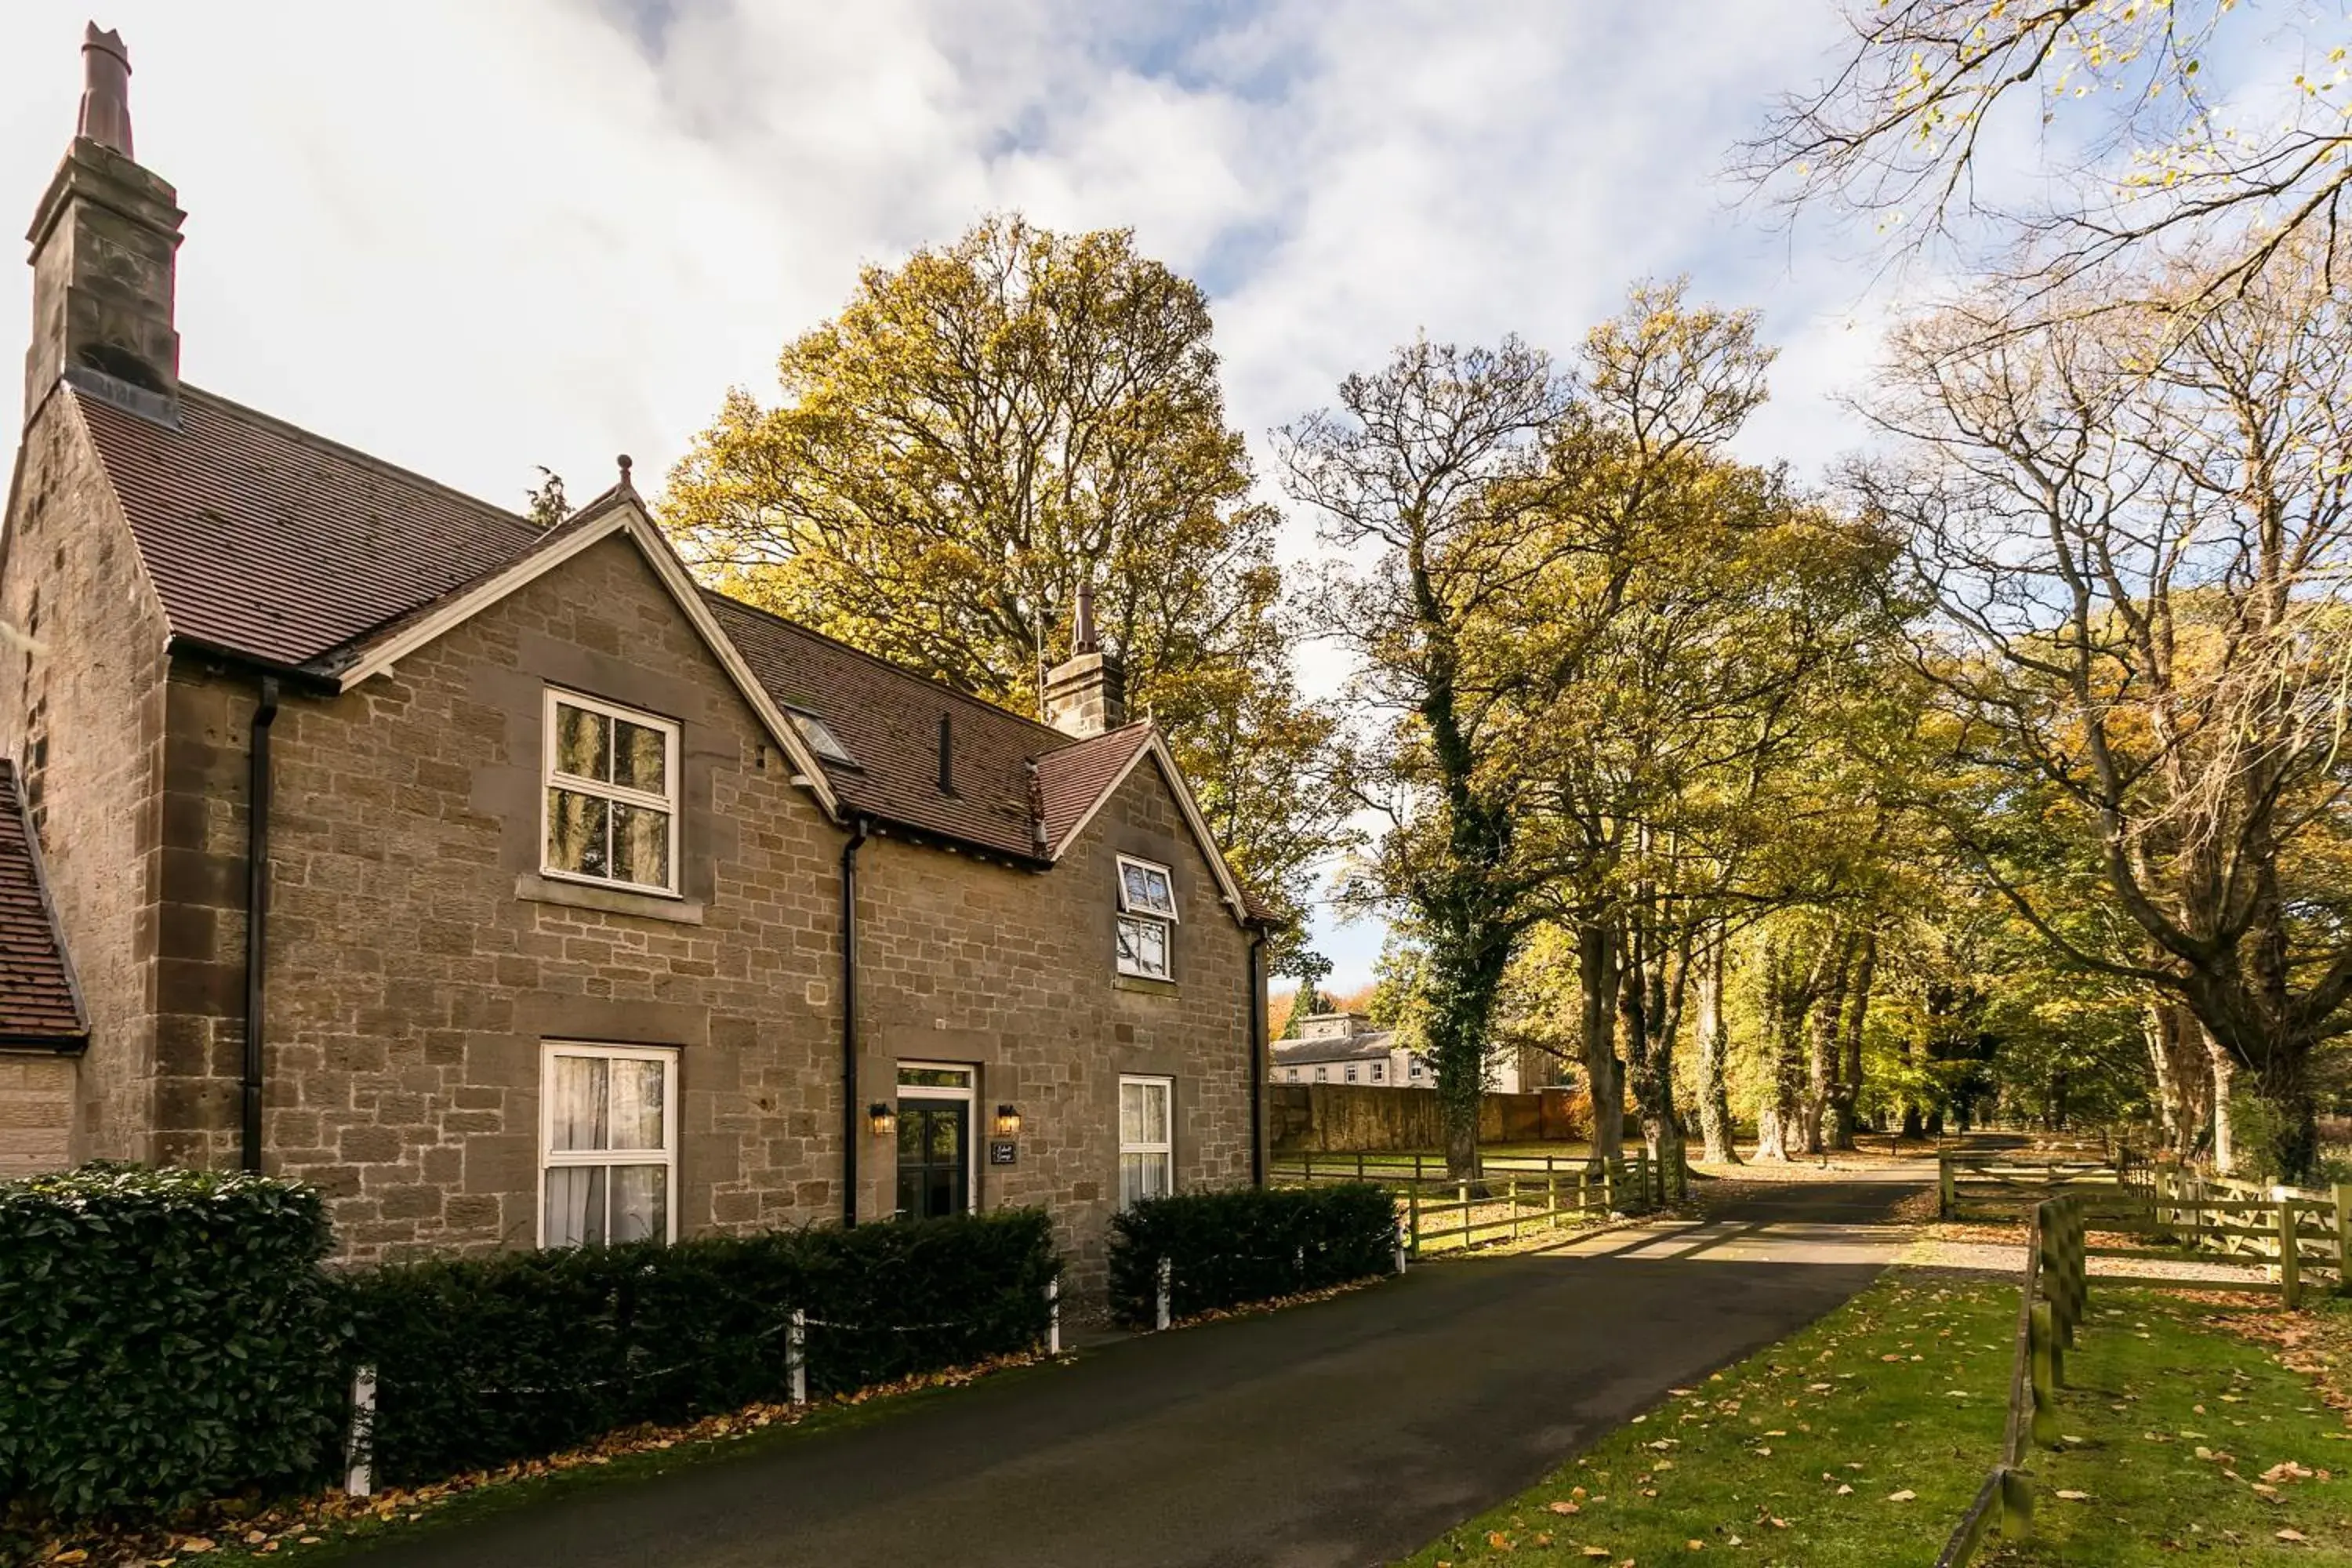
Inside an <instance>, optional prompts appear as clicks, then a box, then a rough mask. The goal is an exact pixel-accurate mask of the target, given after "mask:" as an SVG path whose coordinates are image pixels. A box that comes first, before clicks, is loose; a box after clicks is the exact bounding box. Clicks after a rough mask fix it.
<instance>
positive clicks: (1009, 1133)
mask: <svg viewBox="0 0 2352 1568" xmlns="http://www.w3.org/2000/svg"><path fill="white" fill-rule="evenodd" d="M996 1135H997V1136H998V1137H999V1138H1018V1137H1020V1136H1021V1113H1020V1112H1019V1111H1017V1110H1013V1107H1011V1106H1009V1105H1000V1106H998V1107H997V1108H996Z"/></svg>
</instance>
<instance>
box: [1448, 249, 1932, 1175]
mask: <svg viewBox="0 0 2352 1568" xmlns="http://www.w3.org/2000/svg"><path fill="white" fill-rule="evenodd" d="M1770 359H1771V354H1770V352H1769V349H1767V348H1765V347H1764V346H1763V345H1762V344H1761V343H1760V342H1759V340H1758V336H1757V320H1756V317H1755V315H1754V313H1753V312H1749V311H1735V310H1720V309H1717V308H1714V307H1710V306H1706V305H1702V304H1698V303H1696V302H1694V301H1691V300H1689V299H1688V298H1687V297H1686V293H1685V289H1684V286H1683V285H1682V284H1680V283H1678V282H1672V283H1651V284H1643V285H1640V286H1637V287H1636V288H1635V289H1633V291H1632V292H1631V293H1630V295H1629V297H1628V300H1627V302H1626V305H1625V307H1624V308H1623V309H1622V310H1621V311H1620V312H1619V313H1618V314H1617V315H1616V316H1614V317H1612V319H1611V320H1610V321H1605V322H1603V323H1602V324H1601V326H1600V327H1598V328H1596V329H1595V330H1594V331H1593V332H1592V333H1591V335H1590V336H1589V337H1588V339H1587V341H1586V342H1585V344H1584V348H1583V353H1582V354H1581V356H1580V360H1579V370H1580V375H1579V377H1578V381H1577V384H1576V391H1575V395H1574V396H1573V397H1572V398H1571V399H1570V404H1569V405H1568V409H1567V412H1566V416H1565V417H1564V418H1563V419H1562V420H1561V421H1560V422H1559V426H1558V428H1557V429H1556V431H1555V433H1554V435H1553V437H1551V439H1550V440H1549V443H1548V447H1547V464H1548V468H1549V472H1550V474H1551V475H1552V476H1553V483H1552V486H1551V490H1550V494H1549V498H1548V499H1547V501H1546V506H1545V511H1544V514H1543V515H1544V526H1545V528H1546V529H1547V530H1548V531H1549V534H1548V537H1549V539H1550V540H1551V542H1552V544H1553V550H1552V557H1553V563H1552V565H1551V566H1550V568H1549V570H1548V571H1547V573H1546V574H1544V575H1543V577H1542V578H1540V579H1539V580H1538V581H1537V582H1536V583H1535V584H1532V585H1531V587H1530V590H1529V592H1528V594H1527V595H1525V602H1524V603H1523V605H1521V613H1522V615H1523V616H1525V618H1526V622H1527V626H1526V629H1525V630H1524V632H1522V633H1520V634H1519V635H1517V636H1516V637H1498V638H1495V639H1492V640H1494V641H1495V643H1496V646H1498V647H1514V646H1516V647H1518V648H1519V649H1520V650H1521V657H1522V658H1523V659H1524V674H1523V679H1520V680H1519V681H1517V683H1516V685H1515V688H1514V698H1513V700H1514V701H1515V702H1517V703H1519V704H1521V705H1523V707H1524V710H1525V712H1526V714H1527V722H1526V726H1525V727H1526V731H1527V733H1528V753H1527V761H1526V764H1525V765H1526V766H1528V768H1529V769H1530V770H1531V771H1532V772H1533V773H1535V774H1536V775H1537V779H1538V783H1537V784H1536V787H1535V788H1534V789H1533V790H1532V791H1531V793H1530V795H1529V798H1528V828H1527V832H1528V848H1529V851H1530V853H1531V854H1532V855H1534V856H1535V857H1537V858H1538V859H1539V860H1540V861H1541V862H1542V863H1543V864H1544V865H1545V866H1546V867H1547V868H1548V869H1549V871H1550V872H1551V876H1550V878H1549V880H1548V881H1547V882H1546V883H1545V885H1544V890H1543V898H1544V900H1545V901H1546V903H1547V906H1548V909H1549V918H1551V919H1553V920H1555V921H1559V922H1560V923H1561V924H1563V925H1564V926H1565V927H1566V928H1567V929H1569V930H1570V931H1572V932H1573V933H1574V938H1575V945H1576V952H1577V963H1578V967H1579V970H1580V993H1581V996H1582V1006H1583V1056H1584V1066H1585V1069H1586V1072H1587V1074H1588V1076H1589V1078H1590V1080H1591V1083H1592V1084H1593V1086H1594V1099H1595V1102H1596V1111H1595V1130H1594V1148H1595V1157H1596V1158H1601V1159H1605V1158H1608V1157H1611V1156H1612V1155H1613V1154H1614V1153H1615V1152H1616V1148H1617V1145H1618V1141H1619V1137H1620V1133H1619V1126H1618V1120H1619V1119H1618V1111H1619V1106H1620V1103H1621V1101H1622V1098H1623V1095H1624V1091H1625V1090H1626V1089H1630V1090H1631V1093H1632V1099H1633V1102H1634V1105H1635V1107H1636V1110H1637V1111H1638V1114H1639V1117H1640V1121H1641V1125H1642V1132H1643V1138H1644V1140H1645V1141H1646V1142H1648V1143H1649V1144H1650V1146H1651V1148H1652V1150H1653V1152H1654V1153H1655V1154H1656V1155H1657V1157H1658V1159H1659V1162H1660V1165H1661V1168H1662V1169H1664V1170H1665V1171H1666V1172H1667V1173H1668V1176H1669V1180H1670V1181H1675V1180H1679V1179H1680V1176H1681V1173H1682V1170H1683V1139H1684V1119H1683V1115H1682V1112H1681V1110H1680V1109H1679V1108H1678V1107H1677V1105H1676V1104H1675V1097H1674V1086H1675V1081H1676V1078H1677V1071H1676V1067H1675V1053H1676V1050H1677V1047H1678V1043H1679V1041H1680V1040H1681V1037H1682V1034H1683V1020H1684V1018H1685V1016H1686V1011H1687V1006H1688V1004H1689V1002H1690V999H1691V993H1692V990H1693V981H1694V978H1695V974H1696V966H1697V963H1698V961H1699V959H1700V957H1701V956H1702V955H1703V954H1704V953H1705V952H1706V951H1707V950H1708V949H1709V948H1710V947H1711V946H1712V945H1713V944H1714V943H1715V942H1717V941H1718V940H1719V939H1720V937H1721V935H1722V932H1723V931H1724V929H1725V927H1726V925H1727V922H1729V921H1732V920H1733V919H1735V918H1736V917H1737V916H1738V914H1739V913H1740V912H1741V911H1744V910H1750V909H1752V908H1754V907H1756V906H1757V905H1758V904H1759V902H1764V901H1769V900H1770V899H1773V898H1776V897H1779V896H1781V895H1780V893H1779V892H1778V891H1777V890H1767V889H1765V887H1764V881H1769V880H1776V879H1777V877H1778V863H1777V861H1775V860H1774V859H1773V858H1771V857H1768V856H1759V855H1758V854H1757V853H1755V851H1756V850H1757V849H1758V848H1759V847H1760V846H1762V845H1763V844H1765V843H1766V842H1767V841H1768V840H1769V838H1770V837H1772V836H1774V835H1776V834H1780V833H1783V832H1785V831H1786V827H1787V824H1786V822H1785V820H1784V819H1785V816H1786V814H1787V812H1788V810H1789V807H1790V803H1789V801H1788V800H1787V799H1786V792H1787V790H1788V789H1789V787H1790V783H1791V781H1792V780H1793V779H1794V778H1796V777H1797V776H1798V774H1799V773H1801V771H1802V769H1803V768H1804V767H1805V766H1806V763H1805V758H1806V756H1807V754H1808V753H1809V752H1810V751H1811V749H1812V748H1813V747H1814V746H1815V745H1816V744H1817V743H1818V742H1819V741H1820V739H1821V736H1822V728H1821V726H1820V725H1819V724H1818V723H1817V721H1816V718H1815V716H1816V715H1817V714H1819V713H1822V712H1826V711H1827V710H1830V709H1831V708H1833V707H1834V706H1836V703H1837V699H1836V697H1835V695H1834V692H1833V690H1832V688H1833V686H1834V685H1835V683H1836V682H1837V681H1838V680H1839V679H1843V672H1844V671H1847V670H1850V669H1852V668H1855V667H1856V665H1857V662H1858V660H1857V649H1858V647H1859V645H1860V644H1861V643H1862V642H1864V641H1865V640H1866V639H1867V638H1868V637H1869V636H1870V635H1871V633H1870V631H1869V627H1870V626H1871V625H1872V624H1874V621H1875V618H1876V616H1877V614H1878V604H1879V600H1878V596H1877V595H1875V594H1874V591H1873V590H1874V586H1875V585H1876V584H1877V582H1878V580H1879V579H1880V578H1882V577H1883V575H1884V572H1885V564H1886V562H1887V560H1888V559H1889V554H1890V552H1888V551H1887V550H1886V549H1885V547H1884V546H1883V544H1881V543H1880V542H1877V541H1876V540H1875V539H1874V537H1873V536H1871V535H1870V534H1869V532H1868V531H1867V530H1864V529H1859V528H1855V527H1853V526H1851V525H1849V524H1847V523H1846V522H1844V521H1841V520H1840V519H1837V518H1835V517H1833V516H1832V515H1831V514H1830V513H1829V512H1828V511H1827V510H1824V509H1823V508H1822V507H1821V506H1819V505H1817V504H1816V503H1814V502H1813V501H1812V500H1810V499H1809V498H1808V497H1806V496H1805V495H1803V494H1802V493H1801V492H1800V491H1798V490H1797V489H1795V488H1794V487H1793V486H1792V485H1791V483H1790V479H1789V477H1788V475H1787V474H1786V472H1785V471H1784V470H1781V469H1779V468H1760V467H1757V466H1754V465H1748V464H1743V463H1740V462H1738V461H1737V460H1736V459H1734V458H1731V457H1730V456H1728V455H1727V451H1726V449H1725V448H1726V446H1727V442H1728V441H1729V440H1730V439H1731V437H1733V436H1734V435H1736V434H1737V433H1738V430H1739V429H1740V428H1741V426H1743V424H1744V423H1745V421H1746V420H1747V418H1748V416H1749V415H1750V414H1751V413H1752V412H1753V411H1754V409H1755V408H1756V407H1757V406H1759V405H1760V404H1761V403H1762V401H1763V399H1764V396H1765V390H1766V386H1765V373H1766V369H1767V367H1768V366H1769V363H1770ZM1759 878H1761V879H1763V880H1759ZM1621 1051H1622V1058H1621V1057H1620V1054H1619V1053H1620V1052H1621ZM1621 1059H1622V1063H1623V1066H1622V1068H1621V1067H1620V1065H1619V1064H1620V1061H1621ZM1612 1086H1613V1091H1612Z"/></svg>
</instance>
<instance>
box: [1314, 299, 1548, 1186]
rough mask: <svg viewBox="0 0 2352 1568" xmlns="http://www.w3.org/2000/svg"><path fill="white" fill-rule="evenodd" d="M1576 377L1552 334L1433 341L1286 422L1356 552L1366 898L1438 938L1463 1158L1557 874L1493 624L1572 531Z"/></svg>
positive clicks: (1318, 500)
mask: <svg viewBox="0 0 2352 1568" xmlns="http://www.w3.org/2000/svg"><path fill="white" fill-rule="evenodd" d="M1565 397H1566V389H1565V387H1564V385H1563V384H1562V382H1561V379H1560V378H1559V375H1558V374H1556V373H1555V372H1554V371H1553V369H1552V366H1551V363H1550V362H1549V359H1548V358H1547V357H1546V356H1545V355H1544V354H1542V353H1539V352H1538V351H1536V350H1534V349H1531V348H1528V346H1526V345H1525V344H1523V343H1520V342H1517V341H1516V340H1508V339H1507V340H1506V341H1505V342H1503V343H1501V344H1500V345H1499V346H1497V347H1496V348H1493V349H1485V348H1459V347H1455V346H1454V345H1452V344H1444V343H1433V342H1427V341H1425V340H1424V341H1419V342H1412V343H1409V344H1407V345H1405V346H1404V347H1403V348H1402V349H1400V350H1398V351H1397V353H1396V354H1395V356H1394V357H1393V358H1392V359H1391V361H1390V362H1389V363H1388V364H1387V365H1386V366H1385V367H1384V368H1382V369H1381V370H1380V371H1378V372H1376V373H1373V374H1358V375H1350V376H1349V377H1348V378H1347V379H1346V380H1345V381H1343V382H1342V383H1341V384H1340V386H1339V404H1338V405H1337V406H1336V407H1334V408H1330V409H1327V410H1324V411H1322V412H1319V413H1316V414H1312V415H1309V416H1306V417H1305V418H1302V419H1300V420H1298V421H1297V422H1295V423H1293V424H1292V425H1290V426H1287V427H1286V428H1285V429H1284V430H1283V431H1282V432H1281V437H1280V451H1281V458H1282V463H1283V467H1284V470H1285V478H1286V483H1287V485H1288V487H1289V489H1290V493H1291V494H1292V495H1293V496H1294V497H1296V498H1297V500H1299V501H1300V502H1301V503H1303V504H1305V505H1307V506H1308V507H1311V508H1312V509H1313V510H1315V512H1316V513H1317V514H1318V516H1319V517H1320V518H1321V519H1322V531H1323V536H1324V539H1325V540H1326V542H1328V544H1329V545H1330V546H1331V548H1332V549H1333V551H1334V552H1336V553H1337V554H1338V555H1339V557H1340V559H1341V560H1342V561H1343V562H1346V563H1349V564H1347V565H1345V566H1343V567H1341V569H1339V571H1337V572H1336V573H1335V574H1334V575H1333V578H1332V581H1331V583H1330V584H1329V591H1328V595H1327V597H1328V608H1327V616H1326V620H1325V623H1324V625H1325V627H1326V629H1327V631H1328V633H1329V634H1330V635H1331V636H1333V637H1336V638H1337V639H1339V641H1340V642H1341V643H1342V644H1343V645H1344V646H1345V647H1348V648H1349V650H1350V651H1351V652H1352V653H1353V654H1354V655H1355V657H1356V658H1357V661H1358V674H1357V676H1356V677H1355V679H1354V681H1353V685H1352V696H1353V698H1354V700H1355V701H1356V703H1357V704H1358V705H1359V708H1360V711H1361V712H1363V713H1364V714H1365V716H1366V725H1367V727H1368V728H1369V729H1370V730H1371V731H1373V732H1372V733H1371V734H1370V735H1369V736H1368V737H1367V740H1368V742H1370V743H1369V744H1368V746H1367V752H1368V754H1369V756H1370V758H1372V759H1373V760H1372V761H1370V762H1368V763H1367V777H1366V781H1365V790H1364V795H1365V798H1366V800H1367V802H1368V804H1370V805H1371V806H1372V807H1373V808H1375V809H1378V810H1381V811H1382V812H1384V813H1385V814H1386V818H1387V820H1386V827H1385V831H1384V832H1383V834H1382V836H1381V839H1380V841H1379V843H1378V844H1377V845H1376V846H1375V847H1374V850H1373V853H1372V856H1371V858H1370V861H1369V864H1368V875H1367V876H1366V877H1365V878H1364V879H1362V886H1363V887H1364V889H1365V897H1366V898H1367V900H1369V901H1373V902H1377V903H1379V904H1381V905H1383V906H1385V907H1387V908H1389V909H1391V910H1397V911H1399V912H1401V913H1402V914H1403V915H1404V916H1405V917H1406V919H1407V920H1408V921H1409V922H1410V924H1411V928H1412V933H1413V937H1414V940H1415V942H1416V944H1417V947H1418V951H1419V953H1420V965H1419V970H1420V973H1419V985H1418V991H1419V993H1420V998H1421V1002H1422V1018H1421V1025H1422V1031H1423V1038H1424V1041H1425V1048H1426V1050H1427V1053H1428V1056H1429V1058H1430V1061H1431V1064H1432V1066H1433V1070H1434V1073H1435V1077H1436V1089H1437V1093H1438V1096H1439V1099H1440V1101H1441V1103H1442V1105H1443V1107H1444V1119H1445V1127H1446V1163H1447V1168H1448V1169H1449V1171H1451V1172H1453V1173H1455V1174H1457V1175H1466V1174H1468V1173H1472V1172H1473V1171H1474V1170H1475V1165H1476V1161H1477V1134H1478V1097H1479V1094H1480V1093H1481V1091H1482V1089H1483V1088H1484V1085H1485V1079H1486V1057H1487V1053H1488V1049H1489V1046H1490V1043H1491V1032H1492V1026H1493V1022H1494V1014H1495V1005H1496V996H1497V994H1498V993H1499V991H1500V989H1501V986H1502V984H1503V977H1504V973H1505V972H1506V970H1507V968H1508V966H1509V963H1510V961H1511V955H1512V952H1513V951H1514V949H1515V948H1516V947H1517V943H1518V941H1519V938H1520V936H1521V934H1522V933H1523V932H1524V931H1525V930H1526V929H1527V925H1528V921H1529V920H1530V918H1531V907H1530V895H1531V893H1532V891H1533V889H1534V888H1535V887H1536V886H1537V885H1538V881H1539V880H1540V877H1541V873H1540V872H1539V871H1538V870H1537V869H1535V868H1533V867H1532V866H1531V864H1530V863H1529V862H1528V859H1527V858H1525V857H1524V856H1523V855H1522V853H1521V847H1520V845H1519V841H1518V826H1519V824H1518V818H1519V808H1520V805H1521V802H1522V798H1523V795H1524V794H1525V790H1526V783H1527V780H1526V775H1525V773H1524V771H1523V770H1522V769H1521V768H1520V766H1519V758H1520V752H1521V748H1522V745H1523V742H1524V731H1523V728H1522V716H1521V715H1520V714H1519V713H1518V712H1517V710H1514V708H1513V707H1512V706H1511V704H1509V703H1508V702H1507V701H1506V700H1505V699H1506V696H1507V691H1506V689H1505V686H1506V682H1507V681H1509V680H1511V679H1516V678H1517V672H1516V670H1515V668H1514V666H1513V664H1512V662H1511V659H1510V658H1509V657H1508V653H1507V650H1506V649H1503V648H1500V647H1497V646H1496V638H1495V636H1494V633H1495V628H1496V627H1497V626H1507V625H1520V624H1523V621H1522V609H1521V606H1522V605H1523V603H1524V601H1525V598H1526V595H1527V594H1528V587H1529V584H1531V583H1532V582H1533V581H1535V580H1536V579H1538V577H1540V576H1541V575H1542V574H1543V572H1544V571H1545V569H1546V568H1547V567H1548V566H1549V564H1550V563H1551V561H1552V559H1553V557H1554V554H1555V550H1556V546H1555V545H1554V544H1553V543H1552V542H1549V539H1548V537H1547V535H1546V534H1545V531H1544V530H1543V528H1542V527H1541V524H1540V509H1541V506H1542V504H1543V502H1544V501H1545V500H1546V499H1547V497H1548V495H1549V487H1548V486H1547V485H1545V484H1544V483H1543V482H1542V478H1543V465H1542V458H1541V439H1542V437H1544V436H1545V435H1546V434H1547V433H1548V432H1549V430H1550V429H1551V427H1552V426H1553V424H1554V422H1555V421H1556V420H1557V419H1558V418H1559V415H1560V413H1561V410H1562V407H1563V405H1564V402H1565Z"/></svg>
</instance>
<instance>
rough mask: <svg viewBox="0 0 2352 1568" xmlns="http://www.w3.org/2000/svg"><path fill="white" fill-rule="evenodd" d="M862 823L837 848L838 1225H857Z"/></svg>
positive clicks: (860, 1131)
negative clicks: (838, 1032)
mask: <svg viewBox="0 0 2352 1568" xmlns="http://www.w3.org/2000/svg"><path fill="white" fill-rule="evenodd" d="M865 842H866V818H864V817H862V816H860V817H856V818H854V819H852V821H851V823H850V833H849V842H848V843H846V844H845V845H843V846H842V847H841V1223H842V1226H843V1227H844V1228H847V1227H849V1226H854V1225H856V1223H857V1142H858V1139H859V1138H860V1137H861V1136H862V1135H863V1133H864V1129H863V1128H861V1127H860V1126H859V1125H858V1118H859V1116H860V1115H861V1114H862V1113H863V1110H864V1108H863V1107H861V1106H860V1105H859V1104H858V1103H857V850H858V847H859V846H860V845H862V844H864V843H865Z"/></svg>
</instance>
